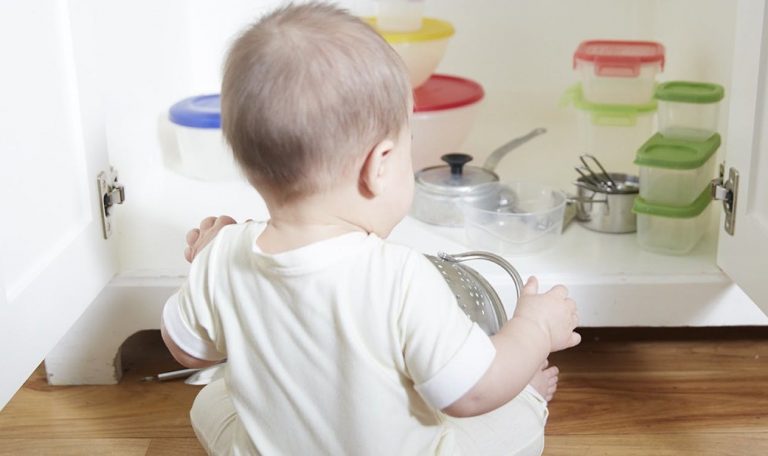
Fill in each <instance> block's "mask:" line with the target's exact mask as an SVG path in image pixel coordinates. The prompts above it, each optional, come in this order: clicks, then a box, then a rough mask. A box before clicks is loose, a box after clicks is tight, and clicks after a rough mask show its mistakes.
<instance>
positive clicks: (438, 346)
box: [399, 254, 496, 409]
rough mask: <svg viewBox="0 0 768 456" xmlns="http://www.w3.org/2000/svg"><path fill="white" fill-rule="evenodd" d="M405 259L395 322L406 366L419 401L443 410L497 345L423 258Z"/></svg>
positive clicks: (480, 373)
mask: <svg viewBox="0 0 768 456" xmlns="http://www.w3.org/2000/svg"><path fill="white" fill-rule="evenodd" d="M409 263H410V264H409V267H408V268H406V277H405V279H404V280H405V281H406V284H405V288H404V290H405V291H404V293H405V296H404V301H403V307H402V311H401V315H400V320H399V325H400V331H401V337H402V338H403V340H402V341H401V342H402V344H403V354H404V358H405V365H406V369H407V371H408V375H409V376H410V377H411V379H412V380H413V382H414V384H415V388H416V390H417V391H418V392H419V394H420V395H421V396H422V397H423V398H424V400H425V401H426V402H427V403H428V404H430V405H431V406H432V407H434V408H436V409H443V408H445V407H447V406H449V405H451V404H452V403H454V402H455V401H456V400H458V399H459V398H461V397H462V396H463V395H464V394H466V393H467V392H468V391H469V390H470V389H471V388H472V387H473V386H474V385H475V384H476V383H477V382H478V381H479V380H480V378H481V377H482V376H483V375H484V374H485V372H486V371H487V370H488V368H489V367H490V365H491V364H492V363H493V359H494V357H495V356H496V349H495V348H494V346H493V343H492V342H491V340H490V338H489V337H488V336H487V335H486V334H485V332H483V330H482V329H480V327H479V326H478V325H477V324H475V323H473V322H472V321H471V320H470V319H469V317H467V316H466V315H465V314H464V312H462V311H461V309H460V308H459V306H458V304H457V302H456V297H455V296H454V295H453V293H452V292H451V290H450V288H449V287H448V284H447V283H446V282H445V280H444V279H443V277H442V276H441V275H440V273H439V272H438V270H437V268H436V267H435V266H434V265H432V263H431V262H430V261H429V260H428V259H427V258H426V257H424V256H423V255H419V254H414V256H413V258H412V259H411V260H410V262H409Z"/></svg>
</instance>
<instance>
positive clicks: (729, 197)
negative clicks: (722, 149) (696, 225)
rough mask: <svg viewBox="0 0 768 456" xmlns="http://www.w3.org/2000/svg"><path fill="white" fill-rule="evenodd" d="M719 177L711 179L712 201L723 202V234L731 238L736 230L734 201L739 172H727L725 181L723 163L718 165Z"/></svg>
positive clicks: (732, 169) (737, 195)
mask: <svg viewBox="0 0 768 456" xmlns="http://www.w3.org/2000/svg"><path fill="white" fill-rule="evenodd" d="M719 176H720V177H718V178H716V179H712V183H711V186H710V190H711V192H712V199H714V200H717V201H722V202H723V210H725V232H726V233H728V234H730V235H731V236H733V233H734V231H735V230H736V201H737V200H738V198H739V172H738V171H737V170H736V169H735V168H731V169H729V170H728V180H727V181H726V180H725V163H720V174H719Z"/></svg>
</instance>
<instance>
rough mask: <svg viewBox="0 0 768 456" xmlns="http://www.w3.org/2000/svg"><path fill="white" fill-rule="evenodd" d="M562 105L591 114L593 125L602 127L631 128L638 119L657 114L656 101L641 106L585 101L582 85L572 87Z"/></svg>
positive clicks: (567, 91) (564, 96)
mask: <svg viewBox="0 0 768 456" xmlns="http://www.w3.org/2000/svg"><path fill="white" fill-rule="evenodd" d="M560 104H561V105H563V106H567V105H569V104H572V105H573V107H575V108H576V109H580V110H582V111H587V112H588V113H589V114H591V119H592V124H594V125H600V126H608V127H611V126H615V127H631V126H633V125H635V124H636V123H637V117H638V116H642V115H651V114H653V113H655V112H656V108H657V103H656V100H651V101H649V102H648V103H643V104H639V105H619V104H616V105H614V104H598V103H591V102H589V101H587V100H585V99H584V94H583V93H582V89H581V84H576V85H574V86H571V87H570V88H568V90H566V92H565V94H563V97H562V98H561V100H560Z"/></svg>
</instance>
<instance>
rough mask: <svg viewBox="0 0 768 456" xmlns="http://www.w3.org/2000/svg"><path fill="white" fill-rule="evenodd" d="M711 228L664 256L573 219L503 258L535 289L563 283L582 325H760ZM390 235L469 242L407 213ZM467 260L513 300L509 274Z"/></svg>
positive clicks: (457, 246)
mask: <svg viewBox="0 0 768 456" xmlns="http://www.w3.org/2000/svg"><path fill="white" fill-rule="evenodd" d="M714 228H715V227H714V225H713V226H712V229H711V230H709V232H708V233H707V235H706V236H705V237H704V239H702V241H701V242H700V243H699V244H698V245H697V246H696V247H695V249H694V250H693V251H692V252H691V253H690V254H688V255H684V256H667V255H660V254H656V253H652V252H647V251H644V250H641V249H640V248H639V246H638V245H637V242H636V239H635V235H634V234H604V233H597V232H593V231H590V230H587V229H585V228H583V227H582V226H581V225H579V224H577V223H574V224H571V225H570V226H569V227H567V228H566V229H565V230H564V232H563V235H562V236H561V238H560V239H559V240H558V241H557V243H556V244H555V245H554V246H552V247H551V248H550V249H548V250H546V251H543V252H540V253H536V254H530V255H520V256H506V259H507V260H508V261H510V262H511V263H512V264H513V265H514V266H515V267H516V268H517V269H518V270H519V272H520V273H521V275H522V276H523V277H524V278H527V277H528V276H530V275H535V276H537V277H538V278H539V282H540V283H541V288H542V289H545V288H548V287H551V286H553V285H555V284H558V283H562V284H565V285H566V286H567V287H568V288H569V290H570V294H571V296H572V297H573V298H574V299H575V300H576V302H577V304H578V305H579V311H580V315H581V325H582V326H729V325H764V324H768V317H766V316H765V314H763V313H762V312H761V311H760V310H759V309H758V308H757V306H755V304H754V303H753V302H752V301H751V300H750V299H749V298H748V297H747V296H746V295H745V294H744V292H743V291H741V289H740V288H739V287H737V286H736V285H735V284H733V282H731V280H730V279H729V278H728V277H727V276H726V275H725V274H723V272H722V271H721V270H720V269H719V268H718V267H717V265H716V262H715V253H716V242H717V230H716V229H714ZM390 240H391V241H393V242H397V243H400V244H404V245H407V246H410V247H412V248H415V249H417V250H418V251H420V252H422V253H429V254H435V253H437V252H439V251H446V252H448V253H455V252H462V251H466V250H470V249H471V248H470V247H469V246H467V245H466V244H465V242H464V233H463V230H462V229H457V228H443V227H436V226H431V225H428V224H425V223H422V222H419V221H418V220H415V219H413V218H411V217H408V218H406V219H405V220H403V222H401V223H400V224H399V225H398V226H397V227H396V228H395V230H394V231H393V233H392V235H391V236H390ZM470 266H471V267H473V268H475V269H477V270H478V271H479V272H480V273H481V274H483V275H484V276H485V277H486V278H487V279H488V280H489V282H490V283H491V284H492V285H493V286H494V288H496V290H497V291H498V292H499V295H500V296H501V298H502V300H503V301H504V302H505V303H513V302H515V295H514V286H513V284H512V281H511V280H510V279H509V278H508V277H507V276H506V275H505V273H504V272H503V271H502V270H501V269H499V268H497V267H496V266H495V265H493V264H490V263H487V262H480V261H477V262H473V263H471V264H470ZM507 307H508V309H507V310H508V311H511V310H512V309H511V308H509V307H511V306H510V305H508V304H507Z"/></svg>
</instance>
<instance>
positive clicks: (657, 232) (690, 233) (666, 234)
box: [633, 187, 712, 255]
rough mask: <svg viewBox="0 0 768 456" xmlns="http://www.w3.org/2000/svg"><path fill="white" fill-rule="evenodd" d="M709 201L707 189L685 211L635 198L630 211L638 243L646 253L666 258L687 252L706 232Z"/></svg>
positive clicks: (684, 208) (710, 198)
mask: <svg viewBox="0 0 768 456" xmlns="http://www.w3.org/2000/svg"><path fill="white" fill-rule="evenodd" d="M711 200H712V197H711V196H710V193H709V187H707V188H705V189H704V191H703V192H701V193H700V194H699V196H698V198H696V200H695V201H694V202H693V203H692V204H690V205H688V206H685V207H670V206H664V205H656V204H651V203H648V202H646V201H645V200H644V199H643V198H641V197H638V198H637V199H636V200H635V205H634V207H633V210H634V212H635V213H636V214H637V241H638V243H639V244H640V246H641V247H642V248H643V249H645V250H650V251H652V252H657V253H664V254H668V255H684V254H686V253H688V252H690V251H691V250H692V249H693V247H695V246H696V244H697V243H698V242H699V240H701V237H702V236H703V235H704V233H705V232H706V231H707V228H708V226H709V220H710V218H709V217H708V214H709V211H708V210H707V209H708V208H709V203H710V201H711Z"/></svg>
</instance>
